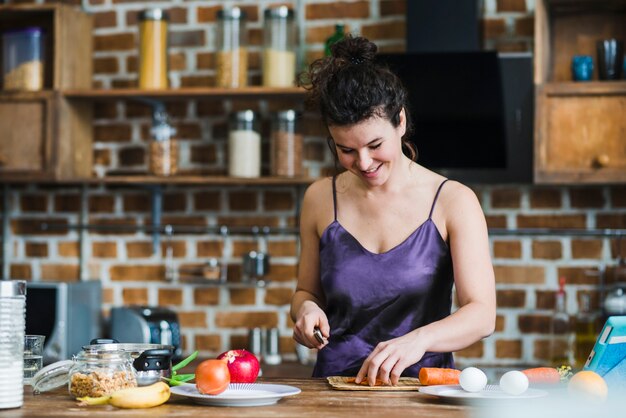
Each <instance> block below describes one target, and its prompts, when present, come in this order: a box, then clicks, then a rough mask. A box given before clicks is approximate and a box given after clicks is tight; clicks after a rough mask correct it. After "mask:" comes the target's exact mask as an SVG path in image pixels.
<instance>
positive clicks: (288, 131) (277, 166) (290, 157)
mask: <svg viewBox="0 0 626 418" xmlns="http://www.w3.org/2000/svg"><path fill="white" fill-rule="evenodd" d="M296 116H297V113H296V111H295V110H284V111H281V112H277V113H276V114H275V115H274V117H273V119H272V134H271V139H270V141H271V142H270V166H271V170H270V171H271V173H272V175H274V176H284V177H297V176H301V175H302V142H303V140H302V134H300V133H299V132H297V130H296Z"/></svg>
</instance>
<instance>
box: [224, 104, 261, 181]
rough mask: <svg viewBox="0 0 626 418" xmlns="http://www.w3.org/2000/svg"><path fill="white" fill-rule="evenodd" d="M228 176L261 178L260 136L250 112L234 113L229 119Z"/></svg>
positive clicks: (252, 113)
mask: <svg viewBox="0 0 626 418" xmlns="http://www.w3.org/2000/svg"><path fill="white" fill-rule="evenodd" d="M228 174H229V175H230V176H232V177H260V176H261V134H259V130H258V127H257V123H256V116H255V114H254V112H253V111H252V110H244V111H241V112H236V113H234V114H233V116H232V118H231V126H230V131H229V133H228Z"/></svg>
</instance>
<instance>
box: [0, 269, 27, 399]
mask: <svg viewBox="0 0 626 418" xmlns="http://www.w3.org/2000/svg"><path fill="white" fill-rule="evenodd" d="M25 309H26V282H25V281H23V280H0V336H1V337H2V338H0V366H1V367H2V372H1V373H0V388H2V389H1V390H0V393H1V395H2V396H0V410H1V409H8V408H19V407H21V406H22V404H23V403H24V386H23V385H22V380H23V377H24V376H23V369H24V330H25V327H26V318H25Z"/></svg>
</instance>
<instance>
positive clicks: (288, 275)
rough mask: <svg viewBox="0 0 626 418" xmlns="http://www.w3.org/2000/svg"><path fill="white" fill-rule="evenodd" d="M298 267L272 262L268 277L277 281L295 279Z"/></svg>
mask: <svg viewBox="0 0 626 418" xmlns="http://www.w3.org/2000/svg"><path fill="white" fill-rule="evenodd" d="M297 273H298V269H297V266H295V265H286V264H272V265H271V267H270V272H269V274H268V275H267V279H268V280H271V281H276V282H288V281H291V280H295V279H296V277H297Z"/></svg>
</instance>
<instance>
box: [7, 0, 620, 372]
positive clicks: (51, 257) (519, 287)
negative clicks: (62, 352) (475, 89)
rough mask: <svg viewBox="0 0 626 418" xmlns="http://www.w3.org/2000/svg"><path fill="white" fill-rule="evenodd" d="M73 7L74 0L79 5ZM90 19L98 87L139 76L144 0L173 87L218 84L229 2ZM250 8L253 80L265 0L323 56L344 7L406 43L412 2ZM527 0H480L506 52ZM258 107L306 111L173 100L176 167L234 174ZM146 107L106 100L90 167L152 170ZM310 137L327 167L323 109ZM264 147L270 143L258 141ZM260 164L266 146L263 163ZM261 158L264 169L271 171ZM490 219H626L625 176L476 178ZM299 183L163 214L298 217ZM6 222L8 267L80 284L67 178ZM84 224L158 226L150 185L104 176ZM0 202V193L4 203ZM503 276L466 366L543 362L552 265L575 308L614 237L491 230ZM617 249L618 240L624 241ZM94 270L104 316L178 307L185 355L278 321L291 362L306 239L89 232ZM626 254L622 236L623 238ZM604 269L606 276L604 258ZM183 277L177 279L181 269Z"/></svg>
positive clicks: (119, 8)
mask: <svg viewBox="0 0 626 418" xmlns="http://www.w3.org/2000/svg"><path fill="white" fill-rule="evenodd" d="M71 3H73V4H77V3H80V2H78V1H73V2H71ZM88 3H89V8H90V12H92V13H93V14H94V16H95V28H94V32H93V34H92V35H93V38H94V46H95V52H94V68H95V74H94V86H96V87H104V88H109V87H127V86H134V85H135V84H136V74H135V70H136V67H137V53H136V50H137V48H136V42H137V26H136V15H137V12H138V11H139V10H142V9H143V8H145V7H147V6H148V5H153V6H158V7H163V8H166V9H168V10H169V11H170V14H171V16H172V23H171V26H170V28H171V49H170V67H171V74H170V80H171V83H172V86H174V87H179V86H200V85H205V86H210V85H211V84H212V82H213V79H214V70H213V66H214V58H213V53H214V34H215V13H216V11H217V10H219V8H220V7H221V5H222V4H223V2H221V1H185V2H182V1H161V2H154V3H148V2H139V1H128V0H124V1H121V0H91V1H89V2H88ZM233 3H236V4H238V5H240V6H242V7H244V8H245V9H246V11H247V12H248V15H249V16H250V19H249V20H250V22H249V29H250V39H251V44H252V45H251V48H250V54H251V55H250V62H251V63H252V69H251V80H252V82H254V83H258V81H259V77H260V74H259V52H260V46H261V42H262V17H261V16H262V14H263V10H264V9H265V8H266V7H268V6H269V5H275V4H278V3H286V4H291V5H294V6H297V5H298V4H300V3H302V4H301V5H300V8H299V9H298V10H299V18H298V19H299V21H300V22H303V25H301V26H300V34H301V36H304V42H303V45H304V47H303V48H302V50H301V53H300V57H301V59H302V61H303V62H306V61H310V60H311V59H313V58H316V57H318V56H320V55H321V53H322V50H323V42H324V40H325V39H326V37H328V36H329V35H330V34H331V33H332V32H333V28H334V24H335V23H336V21H337V19H341V20H343V21H344V22H345V23H346V24H347V27H348V30H350V31H353V32H357V33H362V34H364V35H366V36H368V37H370V38H371V39H372V40H375V41H376V42H377V43H378V44H379V45H380V47H381V49H383V50H387V51H401V50H403V49H404V28H405V26H404V10H405V2H404V1H403V0H372V1H358V0H357V1H322V0H320V1H302V2H297V1H294V2H276V1H269V0H261V1H251V0H250V1H237V2H233ZM533 7H534V2H533V1H532V0H527V1H526V2H525V1H524V0H500V1H496V0H486V1H485V2H484V18H485V21H484V23H485V25H484V26H485V45H486V47H487V48H498V49H500V50H503V51H519V50H529V49H531V46H532V35H533V34H532V25H533V23H532V21H533V14H532V9H533ZM244 108H252V109H254V110H257V111H258V112H259V113H260V114H261V116H262V118H263V120H264V123H263V133H264V135H263V136H264V138H267V132H268V122H267V120H268V118H269V116H270V114H271V112H273V111H275V110H279V109H284V108H297V109H302V104H301V103H297V102H296V103H290V102H271V101H262V100H261V101H226V102H203V101H186V102H171V103H168V112H169V113H170V115H171V116H172V122H173V123H174V125H175V126H176V128H177V129H178V136H177V137H178V139H179V140H180V143H181V149H182V152H181V163H180V166H181V170H182V171H183V172H184V173H202V174H216V173H217V174H220V173H222V174H223V173H225V172H226V152H227V149H226V136H227V129H228V128H227V121H228V115H229V113H230V112H231V111H233V110H236V109H244ZM150 122H151V121H150V113H149V108H148V107H146V106H144V105H142V104H139V103H137V102H133V101H127V102H124V101H120V102H114V103H97V104H96V105H95V121H94V139H95V143H94V155H95V164H96V165H95V169H94V171H95V174H96V175H104V174H115V173H120V172H137V173H139V172H144V171H145V170H146V144H147V141H148V140H149V132H148V129H149V126H150ZM300 127H301V129H302V131H303V133H304V134H305V168H306V171H307V173H308V174H309V175H311V176H319V175H323V174H324V173H326V172H327V170H328V169H329V168H331V167H332V158H331V156H330V154H329V153H328V152H327V150H326V145H325V139H324V138H325V134H324V131H323V129H322V128H321V127H320V124H319V121H318V119H317V118H316V117H315V115H312V114H305V115H304V117H303V120H302V121H301V123H300ZM264 146H265V148H264V153H265V154H264V155H265V156H267V143H265V144H264ZM264 160H265V161H267V158H265V159H264ZM267 168H268V167H267V166H265V167H264V170H265V172H267ZM475 190H476V193H477V195H478V196H479V197H480V199H481V202H482V204H483V208H484V210H485V213H486V215H487V219H488V223H489V226H490V227H492V228H516V227H555V228H624V227H625V225H626V198H625V197H624V196H626V188H625V187H610V186H597V187H538V186H529V185H524V186H521V187H513V186H507V187H503V186H489V185H487V186H480V187H476V188H475ZM302 192H303V188H302V187H297V186H293V187H286V188H281V187H245V186H229V187H217V186H212V187H198V186H178V187H176V186H169V187H167V188H165V190H164V193H165V194H164V214H163V222H164V223H171V224H173V225H180V224H184V225H196V226H211V225H222V224H227V225H248V226H251V225H271V226H280V227H293V226H295V225H296V215H297V208H298V202H299V200H300V198H301V196H302ZM8 193H9V195H8V196H7V197H8V199H7V200H8V202H9V203H8V207H3V208H2V210H6V211H8V212H9V214H10V218H11V222H10V229H11V237H10V238H11V240H10V243H9V245H10V248H11V259H10V273H11V277H14V278H26V279H29V280H34V281H39V280H41V281H52V280H78V277H79V265H78V254H79V251H80V248H79V244H78V237H79V232H78V231H76V230H74V229H63V228H61V229H57V230H53V231H47V232H45V233H43V232H42V231H41V229H40V225H41V223H42V222H50V223H54V224H58V225H73V224H76V223H78V222H79V212H80V203H81V197H80V189H79V188H75V187H72V186H45V187H44V186H35V185H30V186H19V187H13V186H12V187H11V188H10V189H9V191H8ZM87 202H88V206H89V219H88V220H89V222H90V223H93V224H114V225H121V226H124V225H127V226H142V225H149V224H150V222H151V213H150V192H149V190H148V189H147V188H143V187H141V186H135V187H130V186H125V187H119V186H115V187H113V186H111V187H108V188H107V187H105V186H96V187H93V188H89V189H88V191H87ZM1 203H2V200H1V199H0V204H1ZM168 246H171V248H172V250H173V251H172V252H173V264H174V266H175V267H176V268H177V269H179V270H180V271H189V270H193V269H198V268H199V266H201V265H202V264H203V263H205V262H207V261H209V260H210V259H211V258H219V257H222V256H223V257H225V259H226V260H227V263H228V266H229V268H228V280H229V282H233V283H235V285H233V286H232V287H211V286H206V285H199V284H197V283H184V282H181V283H171V282H169V281H168V280H167V279H166V262H165V255H166V249H167V247H168ZM491 246H492V247H491V248H492V255H493V258H494V265H495V270H496V277H497V292H498V295H497V296H498V322H497V330H496V332H495V333H494V335H493V336H491V337H490V338H488V339H486V340H484V341H481V342H479V343H477V344H475V345H474V346H472V347H470V348H468V349H466V350H464V351H463V352H461V353H459V354H458V358H459V359H464V360H466V361H467V362H471V363H473V364H493V363H496V364H514V363H529V362H541V359H542V358H543V357H545V353H546V348H545V347H546V338H547V327H546V324H547V321H548V319H549V316H550V312H551V309H553V307H554V291H555V289H556V286H557V279H558V277H559V276H565V277H567V279H568V285H567V306H568V309H569V311H570V312H571V313H572V314H573V313H574V312H575V311H576V310H577V307H578V300H579V299H580V293H581V292H590V293H591V294H592V295H593V296H595V298H594V299H593V300H594V307H595V308H597V307H598V297H597V292H598V276H597V275H594V274H588V273H589V272H591V273H593V272H594V271H596V272H597V270H598V268H599V267H601V266H604V265H608V266H609V268H610V267H611V266H613V265H614V264H615V259H616V257H617V255H618V254H617V248H618V246H617V244H616V242H615V241H614V240H611V239H608V238H584V239H583V238H573V237H568V236H551V237H516V236H492V237H491ZM623 247H624V246H623ZM251 249H261V250H267V251H268V252H269V253H270V254H271V255H272V262H271V272H270V275H269V277H268V278H269V279H270V283H269V285H268V286H267V287H265V288H257V287H252V286H247V285H245V284H241V283H239V284H237V283H238V282H240V281H241V257H242V255H243V254H244V253H245V252H247V251H249V250H251ZM86 252H87V254H88V263H87V267H88V272H89V277H91V278H93V279H99V280H101V281H102V283H103V286H104V307H103V309H104V312H105V313H107V312H108V310H109V309H110V308H111V307H112V306H120V305H125V304H135V303H141V304H155V305H156V304H158V305H162V306H166V307H170V308H172V309H174V310H175V311H177V312H178V314H179V316H180V320H181V323H182V327H183V334H184V345H185V351H186V352H189V351H191V350H193V349H199V350H201V351H202V352H203V354H205V355H209V354H214V353H216V352H219V351H221V350H224V349H226V348H228V347H238V346H244V345H245V342H246V335H247V329H248V328H249V327H252V326H261V327H279V328H280V330H281V335H282V340H281V342H282V350H283V352H284V353H285V354H287V355H289V356H290V357H291V358H295V356H294V354H293V352H294V350H293V349H294V347H293V342H292V340H291V338H290V336H291V325H292V324H291V322H290V320H289V318H288V309H289V306H288V303H289V299H290V297H291V294H292V292H293V289H294V288H295V276H296V266H297V257H296V254H297V239H296V237H295V236H294V235H288V234H285V235H272V236H270V237H269V238H268V240H267V242H265V241H262V242H260V243H259V242H258V241H257V240H255V239H254V238H253V237H251V236H249V235H243V234H242V235H233V236H230V237H229V238H228V239H227V240H226V242H223V241H222V239H221V237H220V236H219V235H218V234H210V233H207V234H179V233H175V234H174V236H173V237H172V238H171V239H164V241H162V242H161V245H160V248H159V250H158V252H157V253H156V254H153V252H152V241H151V236H150V234H148V233H146V232H144V231H141V230H139V231H125V232H120V231H117V232H115V231H109V232H104V231H91V232H89V233H88V234H87V242H86ZM622 252H623V253H624V254H622V255H623V256H626V248H622ZM607 277H608V278H611V277H613V275H612V271H611V270H609V272H608V274H607ZM181 280H182V279H181Z"/></svg>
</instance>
